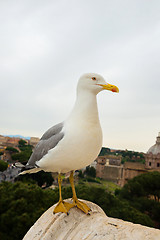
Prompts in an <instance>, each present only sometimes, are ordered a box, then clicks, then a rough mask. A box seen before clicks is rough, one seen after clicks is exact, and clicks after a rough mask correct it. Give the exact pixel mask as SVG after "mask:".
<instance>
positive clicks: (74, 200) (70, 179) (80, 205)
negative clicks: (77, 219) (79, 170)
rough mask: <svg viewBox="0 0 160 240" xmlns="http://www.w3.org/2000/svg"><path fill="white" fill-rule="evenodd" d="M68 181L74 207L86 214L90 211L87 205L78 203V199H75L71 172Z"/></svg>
mask: <svg viewBox="0 0 160 240" xmlns="http://www.w3.org/2000/svg"><path fill="white" fill-rule="evenodd" d="M69 181H70V184H71V187H72V193H73V197H72V199H73V204H74V206H76V207H78V208H79V209H81V210H82V211H83V212H85V213H86V214H88V213H89V212H90V211H91V209H90V208H89V207H88V206H87V204H85V203H83V202H81V201H79V200H78V198H77V195H76V190H75V187H74V178H73V171H72V172H71V174H70V177H69Z"/></svg>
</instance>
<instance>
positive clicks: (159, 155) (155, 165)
mask: <svg viewBox="0 0 160 240" xmlns="http://www.w3.org/2000/svg"><path fill="white" fill-rule="evenodd" d="M145 167H146V169H150V170H156V171H160V133H159V134H158V136H157V140H156V143H155V144H154V145H153V146H152V147H150V148H149V150H148V152H147V153H146V156H145Z"/></svg>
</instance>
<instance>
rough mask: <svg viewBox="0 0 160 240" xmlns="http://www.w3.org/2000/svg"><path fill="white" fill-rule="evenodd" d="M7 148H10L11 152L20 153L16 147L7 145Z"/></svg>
mask: <svg viewBox="0 0 160 240" xmlns="http://www.w3.org/2000/svg"><path fill="white" fill-rule="evenodd" d="M6 150H8V151H9V152H10V153H11V154H12V153H18V150H17V149H16V148H13V147H7V148H6Z"/></svg>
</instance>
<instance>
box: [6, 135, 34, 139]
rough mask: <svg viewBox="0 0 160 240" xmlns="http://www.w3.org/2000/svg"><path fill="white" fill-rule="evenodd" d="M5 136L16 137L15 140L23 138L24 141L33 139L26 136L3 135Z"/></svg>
mask: <svg viewBox="0 0 160 240" xmlns="http://www.w3.org/2000/svg"><path fill="white" fill-rule="evenodd" d="M3 136H5V137H11V138H12V137H14V138H23V139H27V140H29V139H30V138H31V137H24V136H22V135H3Z"/></svg>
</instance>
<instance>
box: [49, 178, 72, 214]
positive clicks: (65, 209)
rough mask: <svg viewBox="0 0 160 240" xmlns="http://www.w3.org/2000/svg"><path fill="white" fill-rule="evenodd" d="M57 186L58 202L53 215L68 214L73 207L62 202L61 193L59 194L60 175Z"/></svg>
mask: <svg viewBox="0 0 160 240" xmlns="http://www.w3.org/2000/svg"><path fill="white" fill-rule="evenodd" d="M58 184H59V202H58V203H57V205H56V207H55V208H54V211H53V213H58V212H64V213H66V214H68V211H69V210H70V208H72V207H73V206H74V205H73V204H71V203H67V202H65V201H63V200H62V192H61V185H62V178H61V174H59V175H58Z"/></svg>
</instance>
